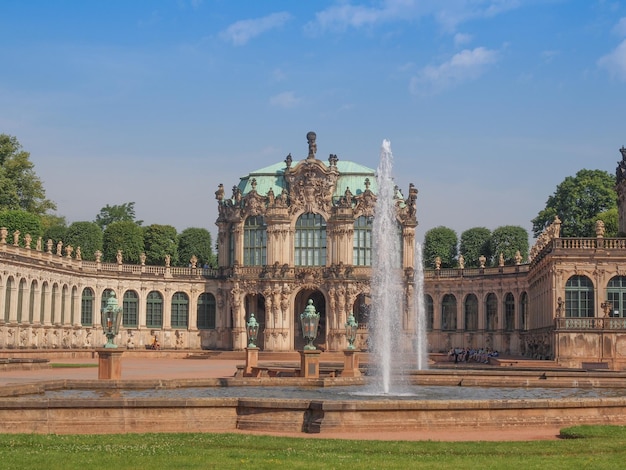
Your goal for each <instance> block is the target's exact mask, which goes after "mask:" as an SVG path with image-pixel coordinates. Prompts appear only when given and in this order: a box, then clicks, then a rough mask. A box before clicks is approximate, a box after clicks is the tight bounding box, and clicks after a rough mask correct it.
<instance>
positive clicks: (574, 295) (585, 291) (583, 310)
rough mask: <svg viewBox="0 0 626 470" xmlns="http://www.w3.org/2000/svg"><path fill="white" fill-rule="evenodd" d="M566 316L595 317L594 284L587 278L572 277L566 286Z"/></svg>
mask: <svg viewBox="0 0 626 470" xmlns="http://www.w3.org/2000/svg"><path fill="white" fill-rule="evenodd" d="M565 316H566V317H573V318H579V317H593V316H595V315H594V313H593V283H592V282H591V279H589V278H588V277H587V276H572V277H570V278H569V279H568V280H567V283H566V284H565Z"/></svg>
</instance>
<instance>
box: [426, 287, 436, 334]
mask: <svg viewBox="0 0 626 470" xmlns="http://www.w3.org/2000/svg"><path fill="white" fill-rule="evenodd" d="M424 304H425V307H426V329H427V330H428V331H432V329H433V325H434V324H435V303H434V302H433V298H432V297H431V296H430V295H428V294H426V295H425V296H424Z"/></svg>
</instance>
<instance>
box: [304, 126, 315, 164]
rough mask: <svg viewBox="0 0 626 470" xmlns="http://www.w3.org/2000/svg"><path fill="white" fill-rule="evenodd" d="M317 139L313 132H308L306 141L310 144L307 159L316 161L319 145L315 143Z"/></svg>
mask: <svg viewBox="0 0 626 470" xmlns="http://www.w3.org/2000/svg"><path fill="white" fill-rule="evenodd" d="M316 138H317V135H316V134H315V132H313V131H311V132H308V133H307V135H306V140H307V141H308V143H309V156H308V157H307V159H315V153H316V152H317V144H316V143H315V139H316Z"/></svg>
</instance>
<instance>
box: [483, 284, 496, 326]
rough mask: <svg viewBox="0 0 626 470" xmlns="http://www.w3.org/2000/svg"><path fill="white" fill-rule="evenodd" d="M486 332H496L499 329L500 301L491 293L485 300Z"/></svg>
mask: <svg viewBox="0 0 626 470" xmlns="http://www.w3.org/2000/svg"><path fill="white" fill-rule="evenodd" d="M485 317H486V318H485V330H487V331H496V328H498V299H497V298H496V294H494V293H491V294H489V295H488V296H487V299H486V300H485Z"/></svg>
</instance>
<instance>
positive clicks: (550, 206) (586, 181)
mask: <svg viewBox="0 0 626 470" xmlns="http://www.w3.org/2000/svg"><path fill="white" fill-rule="evenodd" d="M616 207H617V193H616V192H615V178H614V177H613V176H612V175H611V174H610V173H608V172H606V171H603V170H580V171H579V172H578V173H576V176H574V177H572V176H568V177H567V178H565V180H563V182H562V183H561V184H559V185H558V186H557V187H556V191H555V192H554V194H553V195H552V196H550V197H549V198H548V201H547V202H546V207H545V209H543V210H542V211H540V212H539V214H538V215H537V217H535V218H534V219H533V220H532V224H533V234H534V236H535V238H536V237H538V236H539V235H540V234H541V232H543V230H544V229H545V228H546V227H547V226H548V225H550V224H551V223H552V221H553V220H554V217H555V216H557V215H558V216H559V219H561V237H595V223H596V220H597V219H598V214H600V213H602V212H605V211H607V210H609V209H612V208H616Z"/></svg>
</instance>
